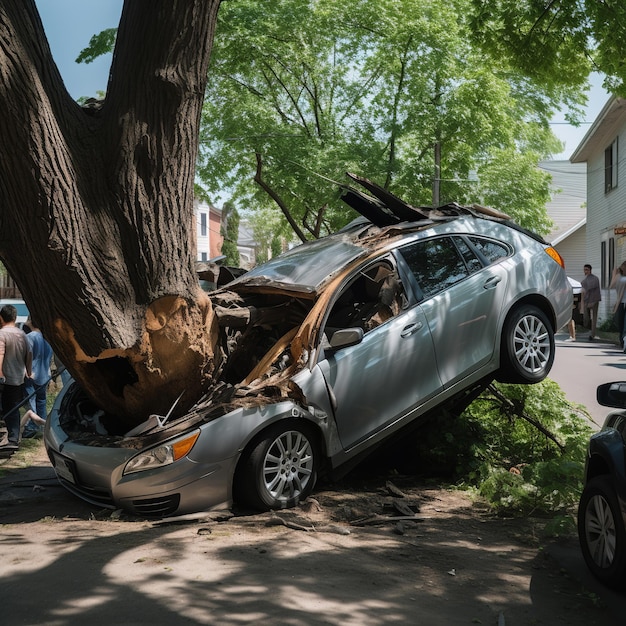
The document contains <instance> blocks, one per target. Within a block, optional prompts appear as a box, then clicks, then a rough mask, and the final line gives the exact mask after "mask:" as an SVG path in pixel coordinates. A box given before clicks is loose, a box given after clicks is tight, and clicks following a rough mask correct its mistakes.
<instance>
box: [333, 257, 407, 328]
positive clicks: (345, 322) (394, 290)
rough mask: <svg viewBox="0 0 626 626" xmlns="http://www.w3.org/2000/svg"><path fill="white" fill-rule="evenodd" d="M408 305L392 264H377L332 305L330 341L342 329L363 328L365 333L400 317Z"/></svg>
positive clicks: (360, 275) (346, 289)
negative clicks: (402, 310) (401, 311)
mask: <svg viewBox="0 0 626 626" xmlns="http://www.w3.org/2000/svg"><path fill="white" fill-rule="evenodd" d="M405 306H406V297H405V295H404V288H403V286H402V282H401V281H400V278H399V276H398V272H397V271H396V269H395V267H394V266H393V265H392V264H391V262H389V261H384V262H377V263H375V264H373V265H371V266H369V267H367V268H365V269H364V270H361V271H359V273H358V274H357V276H356V277H355V278H354V279H353V280H352V281H351V282H350V283H349V284H348V285H347V286H346V287H345V288H344V289H343V291H342V293H341V295H340V296H339V298H337V300H336V302H335V304H334V305H333V307H332V309H331V311H330V313H329V316H328V321H327V323H326V328H325V332H326V335H327V338H328V339H329V340H330V338H331V337H332V335H333V333H334V332H335V331H337V330H339V329H341V328H355V327H359V328H362V329H363V330H364V331H365V332H368V331H370V330H372V329H373V328H376V327H377V326H380V325H381V324H383V323H384V322H386V321H387V320H388V319H391V318H392V317H395V316H396V315H398V313H399V312H400V310H401V309H403V308H404V307H405Z"/></svg>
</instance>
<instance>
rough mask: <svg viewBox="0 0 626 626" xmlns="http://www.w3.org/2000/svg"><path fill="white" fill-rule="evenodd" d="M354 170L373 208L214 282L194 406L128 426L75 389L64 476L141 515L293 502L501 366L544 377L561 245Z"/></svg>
mask: <svg viewBox="0 0 626 626" xmlns="http://www.w3.org/2000/svg"><path fill="white" fill-rule="evenodd" d="M352 178H353V180H354V181H356V182H357V183H359V184H361V185H362V186H363V187H364V188H365V192H364V191H362V190H361V189H357V188H355V187H354V186H346V188H345V189H344V193H343V196H342V197H343V199H344V200H345V201H346V202H347V203H348V204H349V205H350V206H351V207H353V208H354V209H356V210H357V211H358V212H359V213H360V214H361V217H360V218H357V219H356V220H354V221H353V222H352V223H350V224H349V225H348V226H346V227H345V228H344V229H343V230H341V231H339V232H337V233H335V234H333V235H329V236H327V237H324V238H322V239H318V240H316V241H311V242H309V243H305V244H303V245H301V246H299V247H296V248H294V249H292V250H290V251H288V252H286V253H284V254H282V255H281V256H279V257H276V258H274V259H272V260H270V261H269V262H268V263H265V264H263V265H261V266H258V267H256V268H254V269H252V270H251V271H249V272H247V273H246V274H244V275H243V276H241V277H239V278H237V279H235V280H234V281H233V282H230V283H228V284H227V285H226V286H225V287H222V288H219V289H217V290H215V291H212V292H211V293H210V294H209V295H210V298H211V302H212V305H213V310H214V313H215V315H216V316H217V317H218V319H219V326H220V333H221V346H222V350H223V354H224V358H223V360H222V361H223V365H222V366H221V368H220V370H219V372H217V373H216V375H215V377H214V385H213V387H212V389H211V390H210V391H209V392H208V393H207V395H206V396H205V397H204V398H201V399H200V400H199V401H198V403H197V404H196V405H195V406H194V407H193V408H192V409H191V410H190V411H188V412H187V413H185V415H180V416H176V414H175V411H174V407H172V411H170V413H171V414H168V415H164V416H160V415H153V416H151V417H150V418H149V419H148V420H147V421H146V422H144V423H143V424H140V425H139V426H137V427H135V428H133V429H132V430H131V431H130V432H123V431H122V432H120V426H119V423H118V422H116V420H115V416H110V415H107V413H106V411H105V410H103V409H102V408H100V407H97V406H95V405H94V403H93V402H92V401H91V400H90V399H89V398H87V397H86V395H85V394H84V393H83V392H82V390H81V389H80V388H79V387H78V386H77V385H72V386H70V387H69V388H68V389H67V390H63V392H62V393H61V394H60V395H59V397H58V398H57V402H56V405H55V407H54V409H53V411H52V413H51V415H50V418H49V419H48V423H47V425H46V430H45V443H46V446H47V448H48V451H49V455H50V459H51V461H52V464H53V465H54V467H55V469H56V473H57V475H58V477H59V479H60V481H61V483H62V484H63V485H64V486H65V487H66V488H67V489H69V490H70V491H72V492H73V493H75V494H76V495H78V496H80V497H82V498H84V499H86V500H88V501H89V502H92V503H95V504H97V505H100V506H102V507H115V508H122V509H125V510H127V511H129V512H131V513H133V514H136V515H139V516H144V517H166V516H178V515H182V514H187V513H192V512H198V511H203V510H207V509H210V508H213V507H218V506H224V505H226V506H229V505H231V504H232V503H233V501H234V502H236V503H238V504H240V505H242V506H244V507H252V508H254V509H261V510H266V509H277V508H285V507H291V506H294V505H296V504H297V503H298V502H300V501H302V500H304V499H305V498H306V497H307V496H308V495H309V494H310V493H311V490H312V489H313V487H314V485H315V482H316V478H317V477H318V475H319V474H320V473H325V474H331V475H332V474H338V473H340V472H344V471H346V469H347V468H350V467H351V466H353V465H354V464H355V463H356V462H357V461H358V460H359V459H361V458H362V457H363V456H364V455H365V454H368V453H370V452H372V451H373V450H374V449H375V448H376V447H377V446H379V445H380V444H381V443H382V442H384V441H388V440H389V438H390V437H392V436H394V435H398V434H401V433H404V431H405V429H408V428H411V427H415V426H416V425H419V422H420V420H423V419H425V418H426V417H427V416H429V417H430V416H433V414H435V413H436V412H437V411H442V410H444V409H445V410H448V411H456V412H460V411H462V410H463V409H464V408H465V407H466V406H467V404H469V402H471V401H472V399H474V398H475V397H476V396H477V395H478V394H479V393H480V391H481V390H482V389H484V387H485V386H486V385H487V384H488V383H489V382H491V381H492V380H493V379H494V378H496V379H498V380H500V381H506V382H515V383H536V382H539V381H541V380H543V379H544V378H545V377H546V375H547V374H548V372H549V371H550V368H551V366H552V363H553V360H554V350H555V347H554V333H555V331H556V330H557V329H559V328H561V327H563V326H564V325H565V324H566V323H567V322H568V321H569V318H570V315H571V306H572V289H571V286H570V284H569V282H568V280H567V276H566V274H565V271H564V268H563V262H562V260H561V258H560V256H559V255H558V253H557V252H556V251H555V250H554V249H553V248H551V247H550V246H549V245H548V244H546V243H545V242H544V241H543V240H542V239H541V238H540V237H538V236H537V235H535V234H533V233H530V232H528V231H527V230H524V229H523V228H521V227H519V226H518V225H516V224H515V223H513V222H512V221H511V220H510V219H509V218H508V217H507V216H506V215H504V214H501V213H498V212H497V211H493V210H490V209H486V208H484V207H478V206H472V207H463V206H460V205H458V204H449V205H445V206H442V207H439V208H437V209H432V208H428V207H413V206H410V205H408V204H407V203H405V202H403V201H402V200H400V199H398V198H396V197H395V196H392V195H391V194H389V193H388V192H386V191H385V190H383V189H381V188H379V187H377V186H376V185H375V184H374V183H371V182H370V181H367V180H365V179H361V178H359V177H356V176H352Z"/></svg>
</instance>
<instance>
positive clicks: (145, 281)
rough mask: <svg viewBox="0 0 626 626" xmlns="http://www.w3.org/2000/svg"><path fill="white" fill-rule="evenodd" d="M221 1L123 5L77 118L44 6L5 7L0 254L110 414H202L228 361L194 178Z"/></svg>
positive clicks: (0, 42) (0, 35) (1, 8)
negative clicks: (97, 88)
mask: <svg viewBox="0 0 626 626" xmlns="http://www.w3.org/2000/svg"><path fill="white" fill-rule="evenodd" d="M218 8H219V0H132V1H127V2H125V4H124V8H123V11H122V16H121V20H120V25H119V30H118V38H117V43H116V47H115V52H114V56H113V63H112V67H111V74H110V77H109V84H108V90H107V95H106V98H105V100H104V101H103V102H102V103H101V105H98V106H96V107H80V106H79V105H78V104H77V103H76V102H74V101H73V100H72V99H71V97H70V96H69V94H68V93H67V91H66V89H65V87H64V85H63V82H62V79H61V76H60V74H59V72H58V70H57V68H56V66H55V65H54V62H53V60H52V57H51V54H50V49H49V46H48V44H47V41H46V38H45V35H44V31H43V27H42V24H41V21H40V18H39V16H38V13H37V10H36V8H35V4H34V1H33V0H1V1H0V258H1V259H2V261H3V262H4V263H5V265H6V267H7V269H8V270H9V272H10V273H11V275H12V276H13V277H14V279H15V280H16V282H17V284H18V285H19V287H20V290H21V291H22V293H23V295H24V299H25V300H26V303H27V305H28V306H29V309H30V310H31V313H32V314H33V316H35V317H36V320H37V322H38V326H39V327H40V328H41V329H42V331H43V332H44V335H45V336H46V338H47V339H48V340H49V341H50V343H51V344H52V346H53V348H54V350H55V352H56V353H57V354H58V356H59V357H60V358H61V360H62V361H63V362H64V364H65V365H66V366H67V367H68V369H69V371H70V372H71V373H72V374H73V376H74V377H75V378H76V379H77V380H78V382H79V383H80V384H81V385H82V386H83V387H84V389H85V390H86V391H87V392H88V393H89V394H90V395H91V396H92V398H93V399H94V400H95V401H96V402H97V403H98V404H100V405H105V406H106V407H107V409H108V410H109V411H113V412H117V413H118V414H120V415H121V416H123V417H124V419H126V420H127V421H129V422H130V423H135V422H139V421H142V420H143V419H144V418H145V417H146V416H147V415H148V414H150V413H153V412H157V413H159V412H161V413H162V412H164V411H166V410H167V408H168V407H169V405H170V404H171V403H172V402H173V401H174V399H175V398H176V397H177V396H178V395H179V394H180V393H181V392H182V391H183V390H185V394H184V396H183V399H182V401H181V405H180V406H181V409H184V408H185V407H189V406H190V405H191V404H192V403H193V401H194V400H196V399H197V398H198V396H199V395H200V393H201V392H202V391H203V390H204V389H205V388H206V386H207V384H208V383H209V382H210V380H211V374H212V372H213V369H214V367H215V365H216V362H217V361H218V360H219V357H218V356H217V355H216V354H215V353H214V345H215V343H216V337H217V328H216V325H215V323H214V316H213V315H212V311H211V305H210V302H209V300H208V298H206V296H204V295H203V294H202V292H201V291H200V289H199V284H198V279H197V276H196V273H195V268H194V264H195V256H196V251H195V247H194V245H193V231H192V226H193V183H194V172H195V161H196V154H197V149H198V134H199V124H200V113H201V108H202V101H203V96H204V89H205V85H206V75H207V68H208V62H209V54H210V49H211V44H212V40H213V31H214V27H215V23H216V17H217V11H218Z"/></svg>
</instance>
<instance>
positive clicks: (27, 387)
mask: <svg viewBox="0 0 626 626" xmlns="http://www.w3.org/2000/svg"><path fill="white" fill-rule="evenodd" d="M26 323H27V324H28V326H29V328H30V332H29V333H28V334H27V335H26V341H27V342H28V346H29V348H30V351H31V352H32V355H33V365H32V371H33V376H32V378H26V380H25V381H24V393H25V394H26V396H30V399H29V404H30V409H31V411H32V412H33V413H34V414H35V415H36V416H38V417H40V418H41V419H42V420H45V419H46V418H47V415H48V410H47V407H46V403H47V396H48V383H49V382H50V362H51V361H52V347H51V346H50V344H49V343H48V342H47V341H46V340H45V339H44V337H43V335H42V334H41V331H40V330H39V328H38V327H37V325H36V324H35V323H34V322H33V320H32V318H31V317H29V318H28V320H27V321H26ZM35 422H37V420H35V419H33V418H31V419H29V420H28V421H27V423H26V425H25V426H24V430H23V432H22V437H23V438H25V439H28V438H30V437H35V436H36V435H37V434H38V433H39V432H40V429H41V426H39V424H40V423H41V422H38V423H35Z"/></svg>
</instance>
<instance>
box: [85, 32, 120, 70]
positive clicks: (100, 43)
mask: <svg viewBox="0 0 626 626" xmlns="http://www.w3.org/2000/svg"><path fill="white" fill-rule="evenodd" d="M116 37H117V28H107V29H106V30H103V31H101V32H99V33H98V34H97V35H94V36H93V37H92V38H91V39H90V40H89V45H88V46H87V47H86V48H84V49H83V50H81V51H80V54H79V55H78V57H76V63H91V62H92V61H95V60H96V59H97V58H98V57H100V56H102V55H103V54H107V53H109V52H113V47H114V46H115V38H116Z"/></svg>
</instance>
